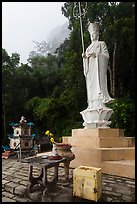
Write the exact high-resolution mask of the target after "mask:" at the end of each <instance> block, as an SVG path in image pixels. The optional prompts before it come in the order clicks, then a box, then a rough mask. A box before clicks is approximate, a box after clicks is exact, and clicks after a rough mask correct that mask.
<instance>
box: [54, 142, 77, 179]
mask: <svg viewBox="0 0 137 204" xmlns="http://www.w3.org/2000/svg"><path fill="white" fill-rule="evenodd" d="M56 147H57V152H58V155H59V156H61V157H62V158H66V161H65V162H64V170H65V175H67V178H68V175H69V165H70V162H71V161H72V160H73V159H75V155H74V154H73V152H72V151H71V147H72V146H71V145H70V144H65V143H56Z"/></svg>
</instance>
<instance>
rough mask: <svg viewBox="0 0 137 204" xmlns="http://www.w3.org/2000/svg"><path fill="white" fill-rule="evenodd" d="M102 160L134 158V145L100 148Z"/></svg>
mask: <svg viewBox="0 0 137 204" xmlns="http://www.w3.org/2000/svg"><path fill="white" fill-rule="evenodd" d="M100 151H101V160H102V161H118V160H134V159H135V147H118V148H100Z"/></svg>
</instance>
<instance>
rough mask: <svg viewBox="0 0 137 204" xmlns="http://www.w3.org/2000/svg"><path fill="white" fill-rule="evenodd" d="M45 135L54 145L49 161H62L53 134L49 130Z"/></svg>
mask: <svg viewBox="0 0 137 204" xmlns="http://www.w3.org/2000/svg"><path fill="white" fill-rule="evenodd" d="M45 135H46V136H47V137H48V138H49V140H50V142H51V143H52V152H51V156H48V159H50V160H59V159H62V157H61V156H60V155H59V154H58V151H57V147H56V142H55V140H54V137H53V134H52V133H51V132H50V131H49V130H47V131H46V132H45Z"/></svg>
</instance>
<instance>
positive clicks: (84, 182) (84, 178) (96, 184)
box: [73, 166, 102, 202]
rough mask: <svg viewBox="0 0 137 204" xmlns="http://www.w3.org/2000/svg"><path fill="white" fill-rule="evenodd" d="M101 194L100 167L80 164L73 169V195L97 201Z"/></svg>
mask: <svg viewBox="0 0 137 204" xmlns="http://www.w3.org/2000/svg"><path fill="white" fill-rule="evenodd" d="M101 194H102V172H101V168H95V167H88V166H80V167H78V168H75V169H74V171H73V196H78V197H81V198H85V199H88V200H92V201H96V202H97V201H98V199H99V198H100V196H101Z"/></svg>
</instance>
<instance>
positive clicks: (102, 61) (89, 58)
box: [81, 23, 113, 128]
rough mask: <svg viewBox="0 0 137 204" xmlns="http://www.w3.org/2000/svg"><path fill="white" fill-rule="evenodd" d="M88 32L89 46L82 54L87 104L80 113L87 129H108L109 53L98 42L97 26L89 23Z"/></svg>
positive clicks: (103, 44) (104, 45) (110, 111)
mask: <svg viewBox="0 0 137 204" xmlns="http://www.w3.org/2000/svg"><path fill="white" fill-rule="evenodd" d="M88 31H89V33H90V37H91V44H90V45H89V46H88V47H87V49H86V51H85V53H83V54H82V57H83V68H84V75H85V79H86V88H87V103H88V107H87V109H86V110H84V111H82V112H81V114H82V116H83V119H84V123H83V125H84V126H85V127H89V128H97V127H108V125H110V123H111V122H110V121H108V119H109V118H110V115H111V114H112V110H111V109H109V108H107V107H106V106H105V104H106V103H110V102H112V101H113V99H112V98H111V97H110V95H109V93H108V89H107V69H109V66H108V61H109V53H108V49H107V46H106V43H105V42H104V41H99V25H98V24H97V23H90V24H89V27H88Z"/></svg>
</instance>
